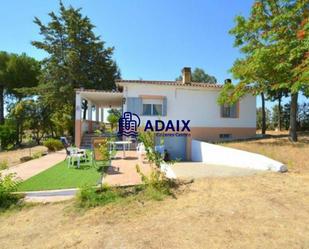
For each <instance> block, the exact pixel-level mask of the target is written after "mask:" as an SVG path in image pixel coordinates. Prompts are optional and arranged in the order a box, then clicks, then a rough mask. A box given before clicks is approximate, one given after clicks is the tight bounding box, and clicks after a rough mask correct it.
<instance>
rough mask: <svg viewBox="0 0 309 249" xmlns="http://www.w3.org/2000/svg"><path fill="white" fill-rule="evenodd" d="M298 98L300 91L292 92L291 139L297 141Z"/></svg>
mask: <svg viewBox="0 0 309 249" xmlns="http://www.w3.org/2000/svg"><path fill="white" fill-rule="evenodd" d="M297 100H298V93H292V94H291V110H290V131H289V133H290V140H291V141H292V142H297V132H296V131H297Z"/></svg>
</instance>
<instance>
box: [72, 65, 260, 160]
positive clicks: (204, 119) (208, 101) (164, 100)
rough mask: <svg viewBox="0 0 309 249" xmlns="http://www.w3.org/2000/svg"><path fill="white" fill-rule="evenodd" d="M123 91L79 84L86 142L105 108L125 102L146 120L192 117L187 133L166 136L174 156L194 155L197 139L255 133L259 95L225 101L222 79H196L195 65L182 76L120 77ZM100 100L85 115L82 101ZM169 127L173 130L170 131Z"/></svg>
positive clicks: (79, 126) (78, 126) (79, 133)
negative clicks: (165, 78) (221, 99)
mask: <svg viewBox="0 0 309 249" xmlns="http://www.w3.org/2000/svg"><path fill="white" fill-rule="evenodd" d="M116 85H117V87H118V89H119V91H112V92H106V91H97V90H84V89H78V90H76V123H75V142H76V145H77V146H80V145H81V143H82V138H83V135H84V134H85V132H88V134H91V132H92V131H93V129H94V127H95V126H96V125H97V124H98V122H102V121H103V120H104V119H103V115H104V114H103V108H122V111H123V112H132V113H135V114H137V115H138V116H139V118H140V120H141V126H142V127H144V126H145V124H146V123H147V121H149V120H150V121H151V122H152V123H154V122H155V121H156V120H161V121H163V122H165V123H167V122H168V121H169V120H171V121H172V122H175V123H176V122H177V120H189V129H190V132H189V134H187V136H178V135H175V136H166V137H164V144H165V148H166V149H167V151H168V153H170V155H171V157H172V158H182V159H184V160H188V159H190V158H191V141H192V139H197V140H202V141H209V140H211V141H214V140H220V139H226V138H243V137H252V136H255V134H256V98H255V97H254V96H252V95H246V96H245V97H243V98H242V99H241V100H240V101H239V102H238V103H237V104H235V105H233V106H229V105H224V106H220V105H218V103H217V98H218V95H219V92H220V90H221V88H222V85H218V84H209V83H196V82H191V70H190V68H184V69H183V70H182V81H148V80H118V81H116ZM82 99H86V100H87V101H88V103H89V106H93V105H94V106H95V110H96V111H95V113H96V114H95V115H94V116H95V117H92V111H91V112H88V115H87V120H82V119H81V101H82ZM167 133H170V132H167Z"/></svg>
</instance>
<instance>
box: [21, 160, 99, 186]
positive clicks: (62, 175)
mask: <svg viewBox="0 0 309 249" xmlns="http://www.w3.org/2000/svg"><path fill="white" fill-rule="evenodd" d="M99 180H100V172H99V171H98V169H97V168H96V167H92V165H91V163H81V165H80V168H79V169H78V168H76V167H70V168H68V167H67V162H66V161H62V162H60V163H58V164H56V165H55V166H53V167H51V168H49V169H47V170H45V171H43V172H41V173H39V174H37V175H35V176H33V177H31V178H29V179H28V180H26V181H24V182H21V183H20V184H19V185H18V191H39V190H52V189H66V188H79V187H82V186H85V185H89V186H94V185H97V184H98V182H99Z"/></svg>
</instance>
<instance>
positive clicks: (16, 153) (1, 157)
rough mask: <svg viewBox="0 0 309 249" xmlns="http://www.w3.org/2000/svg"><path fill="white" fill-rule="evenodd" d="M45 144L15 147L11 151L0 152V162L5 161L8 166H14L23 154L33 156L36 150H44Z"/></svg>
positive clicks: (45, 149)
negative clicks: (15, 148)
mask: <svg viewBox="0 0 309 249" xmlns="http://www.w3.org/2000/svg"><path fill="white" fill-rule="evenodd" d="M45 151H47V148H46V147H45V146H34V147H32V148H24V149H17V150H12V151H3V152H0V162H3V161H6V162H7V163H8V166H9V167H11V166H14V165H17V164H19V163H20V158H21V157H24V156H30V155H31V156H33V154H35V153H37V152H45Z"/></svg>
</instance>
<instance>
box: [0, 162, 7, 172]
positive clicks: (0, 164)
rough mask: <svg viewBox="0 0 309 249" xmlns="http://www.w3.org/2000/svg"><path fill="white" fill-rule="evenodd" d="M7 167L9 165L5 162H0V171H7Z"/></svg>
mask: <svg viewBox="0 0 309 249" xmlns="http://www.w3.org/2000/svg"><path fill="white" fill-rule="evenodd" d="M8 167H9V165H8V161H7V160H3V161H1V162H0V170H3V169H7V168H8Z"/></svg>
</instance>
